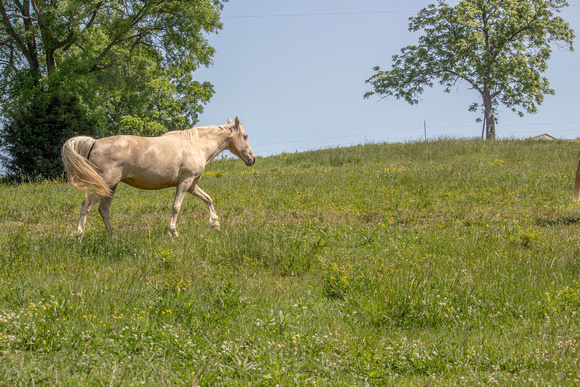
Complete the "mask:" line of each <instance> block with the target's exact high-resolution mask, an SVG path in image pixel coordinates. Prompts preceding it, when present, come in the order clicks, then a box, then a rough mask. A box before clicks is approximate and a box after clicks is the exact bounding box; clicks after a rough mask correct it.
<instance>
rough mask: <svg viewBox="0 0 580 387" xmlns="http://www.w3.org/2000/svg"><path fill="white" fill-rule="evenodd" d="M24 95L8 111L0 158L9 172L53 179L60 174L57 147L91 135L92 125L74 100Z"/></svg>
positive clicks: (44, 95)
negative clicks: (77, 137) (14, 109)
mask: <svg viewBox="0 0 580 387" xmlns="http://www.w3.org/2000/svg"><path fill="white" fill-rule="evenodd" d="M36 91H37V93H36V94H32V93H29V94H27V98H26V101H23V102H22V103H21V104H19V107H20V109H19V110H18V111H8V112H7V113H6V115H7V118H8V119H7V120H6V122H5V125H4V129H3V136H2V139H0V141H1V143H0V145H2V148H3V149H4V150H5V152H6V153H7V156H4V155H2V156H0V159H1V160H2V161H3V163H4V165H5V166H6V169H7V171H8V172H9V173H12V174H19V175H24V176H42V177H44V178H57V177H59V176H61V175H62V165H61V163H60V148H61V146H62V144H63V143H64V141H65V140H66V139H67V138H70V137H72V136H75V135H78V134H81V133H83V134H93V132H94V127H95V126H94V123H93V122H92V121H91V120H90V119H89V118H88V117H87V115H86V112H85V111H84V109H83V108H82V107H81V106H80V104H79V103H78V100H77V99H76V97H71V96H68V95H61V94H48V93H42V92H38V90H36Z"/></svg>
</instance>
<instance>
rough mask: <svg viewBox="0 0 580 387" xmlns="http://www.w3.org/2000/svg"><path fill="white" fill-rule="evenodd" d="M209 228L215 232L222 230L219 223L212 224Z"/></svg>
mask: <svg viewBox="0 0 580 387" xmlns="http://www.w3.org/2000/svg"><path fill="white" fill-rule="evenodd" d="M211 228H213V229H214V230H215V231H221V230H222V228H221V226H220V224H219V223H214V224H212V225H211Z"/></svg>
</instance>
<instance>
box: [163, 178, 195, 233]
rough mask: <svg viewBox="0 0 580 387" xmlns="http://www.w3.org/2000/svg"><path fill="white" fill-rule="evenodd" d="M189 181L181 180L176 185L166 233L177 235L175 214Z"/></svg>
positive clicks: (177, 211)
mask: <svg viewBox="0 0 580 387" xmlns="http://www.w3.org/2000/svg"><path fill="white" fill-rule="evenodd" d="M190 184H191V183H189V184H188V182H183V183H181V184H179V185H178V186H177V190H176V192H175V199H174V200H173V211H172V213H171V219H170V220H169V226H168V227H167V233H168V234H169V235H170V236H175V237H176V236H179V233H178V232H177V226H176V225H177V215H178V214H179V210H180V209H181V203H182V202H183V198H184V197H185V194H186V193H187V190H188V187H189V186H190Z"/></svg>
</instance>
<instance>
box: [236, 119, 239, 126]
mask: <svg viewBox="0 0 580 387" xmlns="http://www.w3.org/2000/svg"><path fill="white" fill-rule="evenodd" d="M239 126H240V120H239V119H238V117H236V127H239Z"/></svg>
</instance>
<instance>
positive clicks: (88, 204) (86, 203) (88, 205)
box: [77, 192, 101, 235]
mask: <svg viewBox="0 0 580 387" xmlns="http://www.w3.org/2000/svg"><path fill="white" fill-rule="evenodd" d="M99 200H101V197H100V196H99V195H97V194H96V193H94V192H92V193H91V194H89V196H87V198H86V199H85V200H83V204H82V205H81V216H80V217H79V224H78V226H77V235H83V234H84V232H85V222H86V221H87V216H89V212H91V209H92V208H93V206H94V205H95V204H97V202H98V201H99Z"/></svg>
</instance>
